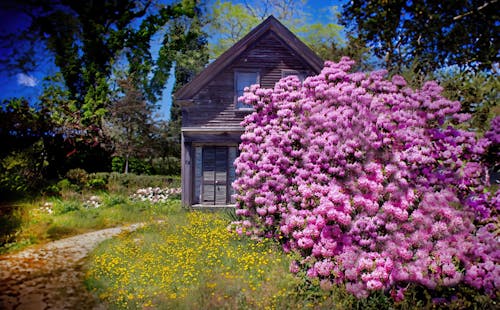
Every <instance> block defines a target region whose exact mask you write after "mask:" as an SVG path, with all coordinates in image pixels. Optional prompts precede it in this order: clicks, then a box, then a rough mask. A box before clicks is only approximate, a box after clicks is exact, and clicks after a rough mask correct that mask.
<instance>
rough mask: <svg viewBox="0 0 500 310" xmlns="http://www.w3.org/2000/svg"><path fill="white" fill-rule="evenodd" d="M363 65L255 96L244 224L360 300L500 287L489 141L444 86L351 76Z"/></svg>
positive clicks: (299, 268) (330, 68) (344, 64)
mask: <svg viewBox="0 0 500 310" xmlns="http://www.w3.org/2000/svg"><path fill="white" fill-rule="evenodd" d="M353 63H354V62H353V61H351V60H350V59H348V58H343V59H342V60H341V61H340V62H339V63H333V62H326V63H325V68H324V69H323V71H322V72H321V73H320V74H319V75H317V76H313V77H309V78H307V79H306V80H305V81H304V83H303V84H302V85H301V82H300V81H299V80H298V79H297V78H296V77H287V78H284V79H282V80H281V81H280V82H279V83H277V84H276V86H275V88H274V89H261V88H259V87H258V86H252V87H251V88H250V89H249V91H248V92H246V94H245V96H244V97H243V98H244V100H245V102H246V103H247V104H252V105H253V106H254V107H255V112H254V113H252V114H250V115H248V116H247V117H246V118H245V120H244V121H243V123H242V125H243V126H244V127H245V133H244V134H243V135H242V144H241V145H240V150H241V154H240V156H239V158H238V159H237V160H236V163H235V165H236V172H237V174H238V175H239V178H238V179H237V180H236V181H235V182H234V184H233V186H234V188H235V190H236V199H237V201H238V203H237V210H236V213H237V214H238V215H240V216H243V217H245V220H244V221H242V222H241V223H240V224H241V226H240V227H238V231H239V232H240V233H243V232H246V233H247V234H249V235H253V236H259V237H272V238H276V239H277V240H280V242H282V244H283V247H284V249H285V250H286V251H294V252H296V253H298V254H300V257H301V258H302V259H300V260H298V261H295V262H293V263H292V265H291V266H290V270H291V271H292V272H294V273H300V272H303V273H304V274H305V275H306V276H307V277H310V278H319V279H320V280H321V283H323V284H325V283H328V282H330V283H338V284H341V283H342V284H345V286H346V288H347V290H348V291H350V292H352V293H353V294H355V295H356V296H357V297H366V296H368V295H369V293H370V292H371V291H378V290H384V291H391V295H392V296H393V297H394V298H395V299H396V300H398V299H401V298H402V297H403V293H404V287H406V286H407V284H409V283H415V284H420V285H423V286H426V287H428V288H431V289H433V288H435V287H437V286H454V285H456V284H458V283H460V282H465V283H467V284H469V285H471V286H473V287H475V288H478V289H484V290H485V291H486V292H487V293H489V294H495V293H496V291H497V289H498V287H499V285H500V266H499V259H500V244H499V239H498V221H497V214H498V209H499V206H498V204H497V205H496V206H494V204H493V202H492V201H493V199H492V197H489V194H487V191H485V186H486V185H487V183H486V180H487V170H486V169H485V167H484V166H483V165H482V164H481V156H482V154H483V153H484V152H485V150H486V149H487V148H488V146H489V143H490V142H489V140H488V139H481V140H478V139H477V138H476V137H475V134H474V133H472V132H467V131H464V130H459V129H456V128H454V127H453V126H452V125H453V124H457V123H460V122H464V121H466V120H467V119H468V118H469V116H468V115H464V114H460V113H458V112H459V110H460V103H459V102H451V101H449V100H447V99H445V98H443V97H442V96H441V95H440V92H441V88H440V87H439V86H438V85H437V84H436V83H434V82H428V83H426V84H425V85H424V86H423V88H422V89H420V90H412V89H410V88H409V87H406V82H405V80H404V79H403V78H402V77H400V76H394V77H393V78H392V80H387V79H386V78H385V76H386V72H385V71H376V72H372V73H369V74H365V73H349V72H348V71H349V70H350V68H351V66H352V65H353ZM497 200H498V199H497ZM236 224H238V223H236ZM243 224H244V225H243Z"/></svg>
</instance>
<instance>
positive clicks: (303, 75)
mask: <svg viewBox="0 0 500 310" xmlns="http://www.w3.org/2000/svg"><path fill="white" fill-rule="evenodd" d="M290 75H295V76H297V77H298V78H299V80H300V81H301V82H304V80H305V79H306V77H307V72H305V71H297V70H281V78H284V77H287V76H290Z"/></svg>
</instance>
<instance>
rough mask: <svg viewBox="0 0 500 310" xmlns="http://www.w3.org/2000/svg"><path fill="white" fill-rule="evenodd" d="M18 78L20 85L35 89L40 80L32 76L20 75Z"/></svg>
mask: <svg viewBox="0 0 500 310" xmlns="http://www.w3.org/2000/svg"><path fill="white" fill-rule="evenodd" d="M16 77H17V83H18V84H19V85H23V86H28V87H35V86H36V85H37V84H38V80H37V79H36V78H35V77H34V76H32V75H30V74H25V73H18V74H17V75H16Z"/></svg>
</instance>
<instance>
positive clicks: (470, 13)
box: [453, 0, 498, 21]
mask: <svg viewBox="0 0 500 310" xmlns="http://www.w3.org/2000/svg"><path fill="white" fill-rule="evenodd" d="M496 2H498V0H493V1H490V2H485V3H484V4H483V5H481V6H480V7H478V8H477V9H475V10H471V11H468V12H465V13H464V14H461V15H457V16H455V17H453V20H455V21H457V20H460V19H462V18H464V17H466V16H469V15H472V14H474V12H479V11H481V10H482V9H484V8H486V7H487V6H488V5H490V4H494V3H496Z"/></svg>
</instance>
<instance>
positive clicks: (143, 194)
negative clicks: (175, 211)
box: [130, 187, 181, 203]
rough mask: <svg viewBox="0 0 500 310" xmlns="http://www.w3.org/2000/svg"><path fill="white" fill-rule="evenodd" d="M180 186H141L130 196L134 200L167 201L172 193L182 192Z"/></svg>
mask: <svg viewBox="0 0 500 310" xmlns="http://www.w3.org/2000/svg"><path fill="white" fill-rule="evenodd" d="M180 193H181V189H180V188H160V187H147V188H140V189H138V190H137V191H136V192H135V193H134V194H132V195H131V196H130V199H132V200H139V201H149V202H151V203H165V202H166V201H167V199H168V198H169V197H170V196H171V195H176V194H180Z"/></svg>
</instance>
